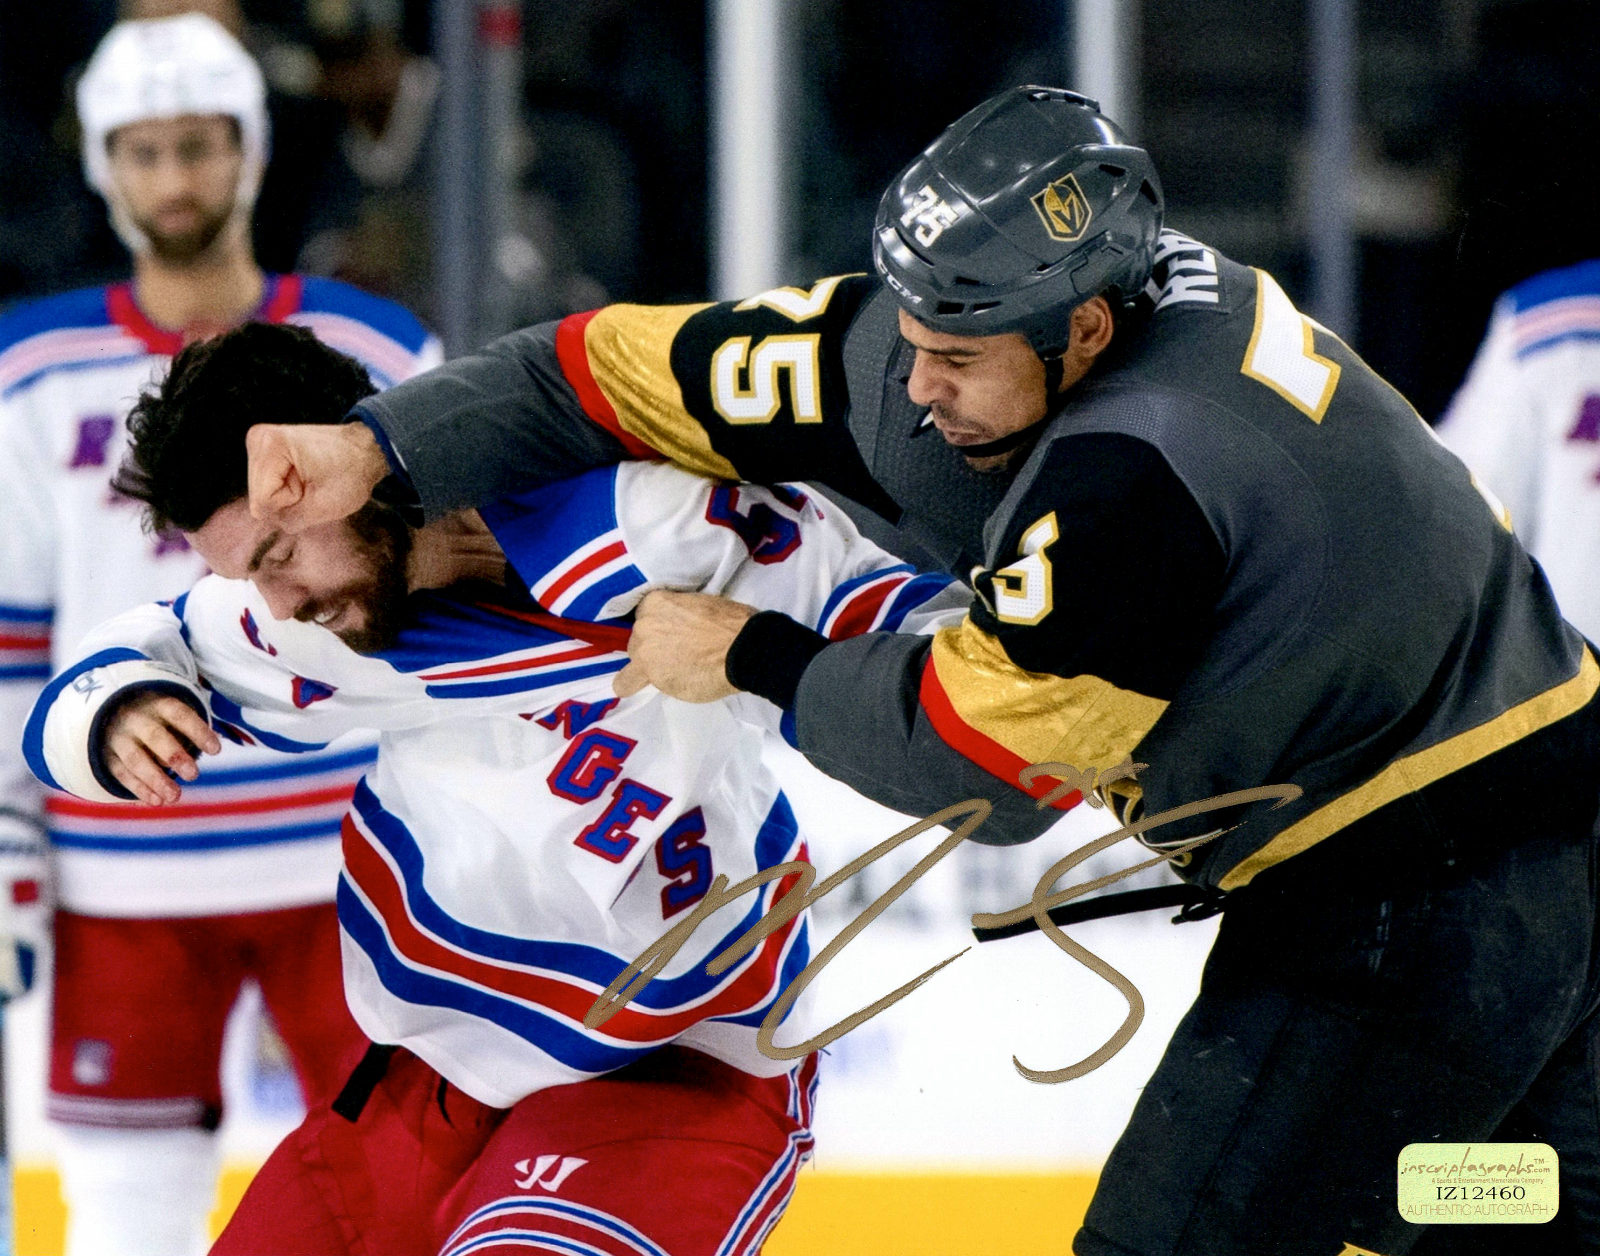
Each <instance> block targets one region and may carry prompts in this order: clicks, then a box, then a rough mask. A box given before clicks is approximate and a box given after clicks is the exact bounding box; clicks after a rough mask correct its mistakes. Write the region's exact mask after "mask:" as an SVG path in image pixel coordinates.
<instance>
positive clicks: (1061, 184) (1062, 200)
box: [1030, 174, 1094, 244]
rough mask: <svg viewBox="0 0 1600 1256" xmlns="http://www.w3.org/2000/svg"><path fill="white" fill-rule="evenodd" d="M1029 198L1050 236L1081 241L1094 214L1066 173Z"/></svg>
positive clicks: (1068, 240) (1075, 183)
mask: <svg viewBox="0 0 1600 1256" xmlns="http://www.w3.org/2000/svg"><path fill="white" fill-rule="evenodd" d="M1030 199H1031V200H1032V201H1033V207H1034V208H1035V209H1036V210H1038V211H1039V217H1040V218H1042V219H1043V220H1044V229H1045V230H1046V231H1048V232H1049V233H1050V237H1051V239H1054V240H1061V241H1064V242H1065V243H1067V244H1071V243H1072V242H1073V241H1074V240H1081V239H1082V238H1083V233H1084V232H1085V231H1087V230H1088V229H1089V220H1090V219H1091V218H1093V217H1094V214H1093V213H1092V212H1091V211H1090V209H1089V201H1088V198H1087V197H1085V196H1084V194H1083V189H1082V188H1081V187H1079V186H1078V180H1077V178H1076V177H1075V176H1073V175H1070V174H1069V175H1066V176H1064V177H1062V178H1060V179H1057V180H1056V181H1055V182H1054V183H1049V184H1046V185H1045V189H1044V191H1042V192H1036V193H1035V194H1034V195H1033V196H1032V197H1031V198H1030Z"/></svg>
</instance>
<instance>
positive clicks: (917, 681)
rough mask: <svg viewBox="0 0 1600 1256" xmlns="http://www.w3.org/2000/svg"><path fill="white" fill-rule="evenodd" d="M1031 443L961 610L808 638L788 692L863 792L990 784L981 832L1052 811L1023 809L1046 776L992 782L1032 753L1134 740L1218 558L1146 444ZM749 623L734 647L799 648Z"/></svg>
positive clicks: (894, 799)
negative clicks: (919, 631)
mask: <svg viewBox="0 0 1600 1256" xmlns="http://www.w3.org/2000/svg"><path fill="white" fill-rule="evenodd" d="M1045 452H1046V456H1045V458H1044V459H1043V460H1042V462H1041V465H1039V466H1038V467H1037V468H1036V473H1035V474H1034V475H1033V476H1032V482H1031V487H1029V488H1028V489H1027V490H1026V492H1025V493H1024V495H1023V496H1022V497H1021V499H1020V501H1019V503H1018V505H1017V508H1016V509H1014V510H1012V511H1010V512H1009V513H1008V518H1009V519H1010V521H1011V522H1010V523H1009V524H1008V525H1007V531H1006V534H1005V536H1004V538H1003V540H1002V543H1001V547H1000V550H999V553H1001V554H1002V555H1006V556H1008V557H1011V556H1014V560H1013V561H1010V562H1003V563H1000V564H999V565H997V566H996V567H995V568H993V569H991V570H984V571H981V572H979V573H978V574H977V578H976V581H975V584H976V587H977V589H978V592H979V601H978V602H977V603H975V604H974V609H973V611H972V613H971V614H970V615H969V616H968V617H967V618H966V619H965V620H964V621H963V622H962V623H961V624H960V625H959V626H957V627H951V628H947V629H945V630H943V631H941V632H939V633H938V634H937V635H935V636H934V637H933V638H931V639H929V638H916V637H903V636H902V637H890V636H887V635H884V634H873V635H869V636H864V637H859V638H856V639H854V640H851V641H844V642H839V643H837V644H832V645H828V646H826V647H825V648H821V649H815V648H814V647H812V648H811V655H812V656H811V658H810V660H809V662H807V663H806V664H805V666H804V670H803V672H802V673H801V675H800V679H799V684H798V686H796V687H794V689H793V696H792V698H791V699H790V701H791V702H792V708H793V713H794V724H795V729H796V734H797V742H798V745H799V747H800V749H801V751H802V752H803V753H804V754H805V755H806V756H807V757H808V758H809V759H811V760H812V762H813V763H815V764H816V765H817V766H818V767H819V768H821V769H822V770H823V771H825V772H827V773H828V774H829V775H830V776H835V777H838V778H839V779H841V780H844V781H846V782H847V783H848V784H850V785H852V786H854V787H855V788H856V789H857V790H859V791H860V792H862V793H864V794H866V795H867V796H868V797H871V798H874V799H876V800H877V801H879V802H882V803H885V804H886V805H888V806H892V807H896V808H898V809H900V810H902V811H909V812H913V813H915V814H927V813H928V812H930V811H934V810H937V809H939V808H941V807H945V806H948V805H949V804H951V803H953V802H959V801H961V800H963V799H965V798H970V797H974V796H981V797H987V798H990V799H991V800H993V801H994V802H995V803H996V810H995V813H994V815H993V816H992V817H991V819H990V822H989V824H987V825H986V826H985V830H986V831H980V835H979V836H980V840H984V839H987V840H989V841H1020V840H1025V839H1027V838H1029V837H1032V836H1034V835H1035V834H1036V833H1037V832H1038V831H1039V830H1040V829H1041V828H1042V827H1043V826H1044V825H1045V824H1047V823H1048V822H1049V820H1050V819H1053V818H1054V817H1052V816H1049V815H1048V814H1046V815H1043V816H1039V815H1036V814H1034V812H1033V810H1032V809H1033V798H1037V797H1042V796H1043V795H1044V794H1045V793H1046V792H1048V791H1049V790H1050V789H1052V788H1053V787H1054V786H1055V785H1056V783H1057V782H1056V781H1055V780H1053V779H1048V778H1041V779H1039V780H1037V781H1035V782H1034V783H1033V784H1032V785H1031V786H1029V787H1026V790H1025V791H1024V789H1022V788H1012V789H998V788H996V786H997V784H998V783H999V782H1004V784H1005V785H1007V786H1013V787H1017V786H1019V781H1018V773H1019V772H1020V771H1021V770H1022V769H1023V768H1024V767H1026V766H1028V765H1029V764H1032V763H1039V762H1046V761H1050V762H1059V763H1068V764H1071V765H1072V766H1074V767H1076V768H1078V769H1080V770H1086V769H1090V768H1093V769H1098V770H1101V771H1104V770H1106V769H1109V768H1112V767H1115V766H1117V765H1118V764H1120V763H1122V762H1123V761H1124V760H1125V759H1127V758H1128V757H1129V756H1130V755H1132V754H1133V753H1134V751H1135V750H1136V748H1137V746H1138V743H1139V742H1140V740H1141V739H1142V738H1143V737H1144V736H1145V734H1146V733H1148V732H1149V730H1150V729H1151V728H1152V727H1153V726H1154V725H1155V723H1156V721H1157V720H1158V719H1160V718H1161V715H1162V714H1163V712H1164V711H1165V710H1166V708H1167V705H1168V704H1169V703H1170V702H1171V700H1172V698H1173V696H1174V695H1175V693H1176V692H1177V689H1178V686H1179V685H1180V683H1181V682H1182V679H1183V677H1184V675H1185V674H1186V673H1187V672H1188V671H1189V669H1190V668H1191V667H1192V666H1193V664H1194V662H1195V660H1196V659H1197V658H1198V656H1199V654H1200V651H1201V650H1202V649H1203V648H1204V645H1205V642H1206V641H1207V639H1208V637H1209V635H1210V632H1211V628H1212V624H1211V619H1212V615H1213V613H1214V610H1215V607H1216V605H1217V602H1218V599H1219V597H1220V593H1221V589H1222V584H1223V579H1224V574H1225V570H1226V555H1225V552H1224V547H1223V545H1222V542H1221V541H1220V540H1219V539H1218V537H1217V535H1216V533H1215V532H1214V531H1213V529H1212V527H1211V525H1210V524H1209V522H1208V521H1207V519H1206V516H1205V515H1204V513H1203V512H1202V511H1201V509H1200V507H1199V506H1198V505H1197V504H1196V502H1195V500H1194V498H1193V496H1192V495H1191V494H1190V493H1189V491H1188V489H1187V488H1186V487H1185V486H1184V484H1183V482H1182V481H1181V480H1180V479H1179V478H1178V476H1177V475H1176V474H1175V473H1174V472H1173V471H1172V469H1171V468H1170V467H1169V466H1168V464H1167V463H1166V461H1165V459H1164V458H1163V457H1162V456H1161V455H1160V454H1159V453H1158V452H1157V451H1156V450H1155V449H1154V448H1153V447H1152V446H1150V445H1148V444H1146V443H1145V442H1143V441H1140V440H1137V439H1135V438H1133V437H1129V436H1123V435H1117V434H1103V433H1101V434H1084V435H1078V436H1072V437H1068V438H1065V439H1061V440H1057V441H1056V442H1055V443H1054V444H1053V446H1052V447H1051V448H1050V449H1049V450H1048V451H1045ZM748 631H749V632H750V633H751V634H752V636H754V637H756V638H758V639H756V640H748V639H743V634H741V638H742V639H741V641H740V643H739V646H740V648H739V651H738V653H739V655H740V656H741V657H742V658H743V659H745V660H751V659H753V658H757V657H759V656H760V654H761V653H762V651H763V650H764V649H765V650H769V651H777V650H782V649H789V650H794V649H796V646H795V645H794V644H793V643H792V641H788V642H786V641H785V640H784V638H783V636H782V635H781V634H777V633H772V634H771V636H770V637H769V639H768V642H767V643H766V644H765V645H764V644H763V642H762V641H761V640H760V639H759V638H760V636H761V635H762V634H763V633H764V632H768V631H770V629H767V628H765V627H764V626H763V625H762V624H758V623H757V622H756V621H754V620H752V621H751V625H750V626H749V627H748ZM745 670H746V674H748V675H752V676H756V675H768V676H781V675H783V669H782V668H781V667H778V666H773V665H772V664H771V663H770V662H769V663H768V664H767V665H766V666H765V667H764V668H762V667H757V666H755V665H753V664H752V663H750V662H748V661H747V662H746V664H745ZM730 675H732V673H731V672H730ZM732 678H733V679H734V681H735V683H738V680H739V676H737V675H733V677H732ZM766 696H769V697H773V698H774V699H775V700H779V701H782V700H784V698H786V697H788V695H786V694H768V695H766ZM1029 795H1032V797H1029ZM1075 801H1076V796H1075V795H1068V796H1067V797H1066V798H1063V799H1061V800H1059V801H1058V802H1057V804H1056V805H1057V806H1070V805H1072V803H1073V802H1075Z"/></svg>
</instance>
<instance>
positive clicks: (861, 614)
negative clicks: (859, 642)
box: [817, 563, 951, 641]
mask: <svg viewBox="0 0 1600 1256" xmlns="http://www.w3.org/2000/svg"><path fill="white" fill-rule="evenodd" d="M950 584H951V580H950V577H949V576H941V575H936V574H934V573H931V572H929V573H924V574H922V575H918V574H917V570H916V568H914V567H912V566H911V565H910V564H908V563H901V564H899V565H897V566H894V567H885V568H883V569H882V570H881V571H869V572H867V573H866V574H865V575H861V576H856V577H855V578H854V579H853V580H846V581H845V582H844V583H843V584H841V585H840V586H839V587H838V588H836V589H835V590H834V591H833V593H832V594H831V595H830V596H829V598H828V600H827V602H826V603H825V604H824V605H823V608H822V614H821V615H819V616H817V631H818V632H820V633H821V634H822V635H823V636H825V637H827V638H828V639H829V640H830V641H843V640H845V639H846V638H848V637H856V636H860V635H861V634H862V633H864V632H894V631H895V630H896V629H898V628H899V627H900V625H901V624H902V623H904V622H905V618H906V616H907V615H909V614H910V613H911V612H912V611H914V610H916V609H917V607H919V606H921V605H923V604H924V603H925V602H927V601H928V600H929V599H930V598H933V597H936V596H937V595H938V594H940V593H942V592H944V590H945V589H947V588H949V587H950Z"/></svg>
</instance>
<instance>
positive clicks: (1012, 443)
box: [960, 352, 1067, 458]
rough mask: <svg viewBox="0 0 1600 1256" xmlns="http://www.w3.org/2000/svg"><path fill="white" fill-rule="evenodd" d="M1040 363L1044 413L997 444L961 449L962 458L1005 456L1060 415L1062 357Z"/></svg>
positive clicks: (1063, 402) (1063, 399) (1049, 357)
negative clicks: (1042, 372)
mask: <svg viewBox="0 0 1600 1256" xmlns="http://www.w3.org/2000/svg"><path fill="white" fill-rule="evenodd" d="M1040 360H1041V361H1043V363H1044V395H1045V408H1044V413H1043V414H1042V415H1040V416H1039V418H1038V420H1037V421H1035V422H1033V423H1030V424H1028V426H1027V427H1019V428H1018V429H1017V430H1016V431H1014V432H1007V433H1006V434H1005V435H1004V436H1002V437H1000V438H999V439H998V440H991V441H985V442H984V443H983V444H981V445H962V446H961V447H960V449H961V456H962V457H963V458H993V457H994V456H995V455H997V454H1008V453H1010V452H1011V451H1012V450H1013V449H1015V448H1017V447H1018V446H1019V445H1022V444H1025V443H1027V442H1028V441H1031V440H1034V439H1035V438H1037V437H1038V435H1039V434H1040V433H1041V432H1042V431H1043V430H1044V426H1045V424H1047V423H1049V422H1050V420H1051V419H1053V418H1055V417H1056V415H1057V414H1059V413H1060V412H1061V407H1062V406H1064V405H1066V403H1067V397H1066V394H1065V393H1063V392H1062V391H1061V376H1062V363H1061V354H1060V353H1059V352H1057V353H1051V354H1048V355H1044V354H1041V355H1040Z"/></svg>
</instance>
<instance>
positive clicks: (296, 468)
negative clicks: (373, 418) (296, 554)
mask: <svg viewBox="0 0 1600 1256" xmlns="http://www.w3.org/2000/svg"><path fill="white" fill-rule="evenodd" d="M244 443H245V450H246V452H247V453H248V454H249V459H250V470H249V485H250V514H251V515H252V516H253V517H254V518H256V519H259V520H260V521H261V522H263V523H267V524H270V525H272V526H273V527H275V528H282V529H283V530H284V531H285V532H304V531H305V530H306V529H307V528H311V527H315V526H316V525H317V524H321V523H333V522H334V521H336V520H339V519H343V518H345V517H346V516H347V515H353V514H355V512H356V511H358V510H360V509H361V507H362V506H364V505H366V504H367V501H368V500H369V499H370V498H371V496H372V490H373V489H374V488H376V487H377V485H378V482H379V481H380V480H382V479H383V477H384V476H385V475H387V474H388V473H389V464H388V462H387V461H386V460H385V459H384V456H383V450H381V449H380V448H378V441H377V438H376V437H375V436H373V434H372V433H371V432H370V431H369V430H368V429H367V425H366V424H365V423H292V424H279V423H258V424H256V425H255V426H254V427H252V428H251V429H250V430H249V431H248V432H246V433H245V438H244Z"/></svg>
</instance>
